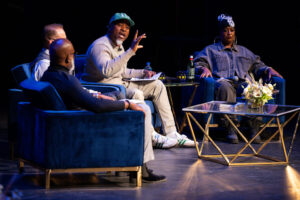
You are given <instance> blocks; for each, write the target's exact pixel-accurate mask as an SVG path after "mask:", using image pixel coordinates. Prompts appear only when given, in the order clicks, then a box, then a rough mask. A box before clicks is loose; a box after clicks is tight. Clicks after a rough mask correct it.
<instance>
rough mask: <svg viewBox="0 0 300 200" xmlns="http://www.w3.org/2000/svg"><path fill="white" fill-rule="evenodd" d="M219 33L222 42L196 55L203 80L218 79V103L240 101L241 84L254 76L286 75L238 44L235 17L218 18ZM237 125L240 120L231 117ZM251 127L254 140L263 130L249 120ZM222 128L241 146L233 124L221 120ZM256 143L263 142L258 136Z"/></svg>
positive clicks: (232, 141) (256, 122)
mask: <svg viewBox="0 0 300 200" xmlns="http://www.w3.org/2000/svg"><path fill="white" fill-rule="evenodd" d="M218 31H219V39H220V41H219V42H217V43H214V44H212V45H209V46H207V47H205V48H204V49H203V50H202V51H200V52H196V53H195V58H194V62H195V66H196V70H197V71H198V73H199V74H200V77H201V78H203V77H214V78H216V79H217V81H216V86H215V99H216V100H218V101H227V102H236V97H237V93H238V95H239V94H240V93H241V92H242V87H241V85H245V78H249V79H250V73H253V74H254V75H255V76H256V77H261V76H262V75H264V76H265V77H266V79H267V81H270V79H271V77H272V76H277V77H281V78H282V76H281V75H280V74H279V73H278V72H277V71H275V70H274V69H273V68H271V67H268V66H266V65H265V64H264V63H263V62H262V61H261V60H260V58H259V56H257V55H255V54H254V53H252V52H251V51H250V50H249V49H247V48H246V47H244V46H241V45H237V42H236V41H237V40H236V34H235V23H234V21H233V20H232V17H231V16H227V15H224V14H221V15H220V16H219V17H218ZM231 117H232V119H233V120H234V121H235V122H237V119H236V118H235V117H233V116H231ZM247 123H250V124H248V126H250V127H251V130H250V132H251V135H250V138H252V137H254V136H255V134H256V133H257V130H258V127H259V121H258V120H255V119H251V120H247ZM221 125H223V126H226V127H227V128H228V134H227V139H228V141H229V142H230V143H238V137H237V135H236V133H235V130H234V129H233V127H232V126H231V125H229V123H228V122H227V121H226V120H225V119H224V118H221ZM254 142H255V143H259V142H260V138H259V137H256V138H255V140H254Z"/></svg>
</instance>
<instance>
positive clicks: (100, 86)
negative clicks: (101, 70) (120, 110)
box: [80, 80, 126, 96]
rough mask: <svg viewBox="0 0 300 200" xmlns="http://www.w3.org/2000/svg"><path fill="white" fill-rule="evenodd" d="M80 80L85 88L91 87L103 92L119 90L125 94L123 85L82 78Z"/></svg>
mask: <svg viewBox="0 0 300 200" xmlns="http://www.w3.org/2000/svg"><path fill="white" fill-rule="evenodd" d="M80 82H81V84H82V85H83V86H84V87H85V88H87V89H93V90H96V91H99V92H103V93H104V92H112V91H115V90H119V91H121V92H122V93H123V94H124V95H125V96H126V88H125V87H124V86H123V85H119V84H111V83H97V82H87V81H82V80H81V81H80Z"/></svg>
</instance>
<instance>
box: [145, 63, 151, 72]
mask: <svg viewBox="0 0 300 200" xmlns="http://www.w3.org/2000/svg"><path fill="white" fill-rule="evenodd" d="M144 69H146V70H149V71H152V67H151V63H150V62H147V63H146V67H145V68H144Z"/></svg>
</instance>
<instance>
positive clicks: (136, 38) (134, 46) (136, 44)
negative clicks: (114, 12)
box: [130, 30, 146, 52]
mask: <svg viewBox="0 0 300 200" xmlns="http://www.w3.org/2000/svg"><path fill="white" fill-rule="evenodd" d="M138 33H139V31H138V30H136V32H135V35H134V38H133V41H132V43H131V47H130V48H131V49H132V50H133V51H134V52H136V51H137V50H138V49H141V48H143V45H139V43H140V41H141V40H142V39H143V38H146V33H143V34H142V35H140V36H138Z"/></svg>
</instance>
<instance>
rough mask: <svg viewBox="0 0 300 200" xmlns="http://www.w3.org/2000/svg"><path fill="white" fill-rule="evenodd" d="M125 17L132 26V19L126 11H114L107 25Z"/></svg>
mask: <svg viewBox="0 0 300 200" xmlns="http://www.w3.org/2000/svg"><path fill="white" fill-rule="evenodd" d="M121 19H125V20H127V21H128V22H129V25H130V27H132V26H134V21H133V20H132V19H131V18H130V17H129V16H128V15H127V14H126V13H115V14H114V15H113V16H112V17H111V18H110V21H109V25H110V24H112V23H113V22H115V21H118V20H121Z"/></svg>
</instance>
